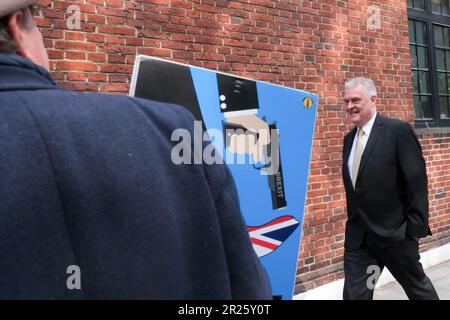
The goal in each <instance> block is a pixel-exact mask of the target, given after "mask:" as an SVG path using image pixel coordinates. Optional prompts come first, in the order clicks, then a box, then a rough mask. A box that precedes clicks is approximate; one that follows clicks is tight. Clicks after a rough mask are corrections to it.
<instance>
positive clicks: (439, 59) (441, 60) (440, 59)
mask: <svg viewBox="0 0 450 320" xmlns="http://www.w3.org/2000/svg"><path fill="white" fill-rule="evenodd" d="M436 67H437V69H438V70H440V71H445V70H446V68H445V51H444V50H438V49H436Z"/></svg>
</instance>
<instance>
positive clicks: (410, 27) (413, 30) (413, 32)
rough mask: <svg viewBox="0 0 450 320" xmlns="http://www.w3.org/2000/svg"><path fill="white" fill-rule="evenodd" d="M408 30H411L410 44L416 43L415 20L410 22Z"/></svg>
mask: <svg viewBox="0 0 450 320" xmlns="http://www.w3.org/2000/svg"><path fill="white" fill-rule="evenodd" d="M408 30H409V42H410V43H415V42H416V31H415V28H414V20H408Z"/></svg>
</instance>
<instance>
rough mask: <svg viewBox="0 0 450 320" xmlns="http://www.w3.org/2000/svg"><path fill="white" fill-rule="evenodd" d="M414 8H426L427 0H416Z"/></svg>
mask: <svg viewBox="0 0 450 320" xmlns="http://www.w3.org/2000/svg"><path fill="white" fill-rule="evenodd" d="M414 8H416V9H421V10H425V0H414Z"/></svg>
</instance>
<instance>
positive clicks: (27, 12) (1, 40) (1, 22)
mask: <svg viewBox="0 0 450 320" xmlns="http://www.w3.org/2000/svg"><path fill="white" fill-rule="evenodd" d="M0 1H1V0H0ZM33 10H35V9H34V6H29V7H25V8H23V9H21V11H22V13H23V19H22V26H23V27H25V28H26V29H28V30H30V29H31V28H32V27H33V26H34V23H33ZM10 16H11V15H9V16H6V17H0V52H1V53H14V52H15V51H16V50H18V45H17V43H16V42H15V41H14V39H13V37H12V35H11V32H10V30H9V27H8V20H9V17H10Z"/></svg>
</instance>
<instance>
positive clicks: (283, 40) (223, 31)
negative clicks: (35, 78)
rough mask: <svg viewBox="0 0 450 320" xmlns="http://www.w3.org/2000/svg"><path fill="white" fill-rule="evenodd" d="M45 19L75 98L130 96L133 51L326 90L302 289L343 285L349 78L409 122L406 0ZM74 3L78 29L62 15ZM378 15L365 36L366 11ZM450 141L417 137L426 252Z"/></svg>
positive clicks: (101, 5)
mask: <svg viewBox="0 0 450 320" xmlns="http://www.w3.org/2000/svg"><path fill="white" fill-rule="evenodd" d="M41 3H42V4H44V5H45V6H46V8H45V9H43V10H42V13H43V14H44V15H45V17H46V18H45V19H43V18H41V19H38V22H39V26H40V27H42V28H43V34H44V38H45V43H46V46H47V48H48V49H49V54H50V58H51V68H52V73H53V75H54V77H55V78H56V79H57V80H58V82H59V83H60V84H62V85H63V86H64V87H67V88H72V89H75V90H86V91H100V92H118V93H122V94H126V93H127V92H128V88H129V83H130V74H131V72H132V67H133V63H134V58H135V55H136V54H147V55H153V56H158V57H162V58H166V59H170V60H174V61H179V62H183V63H189V64H193V65H198V66H201V67H205V68H209V69H215V70H221V71H225V72H230V73H234V74H239V75H243V76H246V77H250V78H254V79H257V80H264V81H269V82H272V83H277V84H281V85H284V86H289V87H294V88H297V89H303V90H307V91H312V92H315V93H318V94H319V97H320V100H319V110H318V115H317V126H316V133H315V139H314V144H313V153H312V163H311V172H310V180H309V186H308V193H307V206H306V210H305V219H304V225H303V238H302V243H301V251H300V254H299V264H298V276H297V280H296V282H297V285H296V292H300V291H303V290H305V289H310V288H313V287H315V286H317V285H320V284H323V283H325V282H329V281H332V280H335V279H338V278H340V277H342V254H343V240H344V236H343V232H344V225H345V219H346V211H345V195H344V189H343V183H342V180H341V161H342V160H341V158H342V156H341V149H342V138H343V136H344V134H345V132H346V131H347V130H349V129H350V125H349V124H348V123H347V122H346V121H345V120H344V118H345V112H344V111H343V110H344V108H343V105H342V103H341V95H342V90H343V84H344V82H345V79H348V78H351V77H354V76H363V75H365V76H370V77H372V78H373V79H374V81H375V83H376V85H377V87H378V90H379V110H380V111H381V112H382V113H383V114H385V115H388V116H394V117H398V118H402V119H405V120H407V121H409V122H413V117H414V114H413V108H412V84H411V72H410V56H409V46H408V24H407V14H406V12H407V11H406V0H405V1H395V2H393V1H387V0H377V1H364V0H361V1H358V2H357V3H354V2H353V1H351V2H350V1H341V0H320V1H319V0H313V1H306V0H303V1H302V0H299V1H291V0H277V1H269V0H240V1H227V0H215V1H213V0H191V1H180V0H170V1H169V0H140V1H138V0H136V1H126V0H78V1H56V0H54V1H52V0H42V1H41ZM73 4H75V5H78V6H79V7H80V8H81V11H82V23H81V30H69V29H68V28H67V25H66V22H67V17H70V16H71V15H72V14H66V13H65V12H66V8H67V7H68V6H69V5H73ZM370 5H377V6H378V7H379V8H380V10H381V28H379V29H377V30H368V27H367V22H368V20H367V19H368V17H369V15H368V13H367V8H368V6H370ZM449 139H450V134H449V133H447V134H445V133H439V134H429V133H425V134H423V135H422V143H423V144H424V151H425V154H426V159H427V166H428V170H429V176H430V204H431V208H432V217H431V220H430V221H431V227H432V229H433V231H434V232H435V236H434V237H432V238H429V239H427V240H426V243H424V245H423V247H422V248H423V249H425V248H428V247H433V246H437V245H439V244H442V243H444V242H447V241H448V238H446V237H447V236H449V235H450V232H449V231H450V229H449V225H450V209H449V203H450V201H449V200H448V197H447V196H446V194H447V193H448V192H449V191H450V190H449V189H450V173H449V166H450V162H449V156H448V155H449V154H450V150H449V149H450V146H449Z"/></svg>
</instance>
